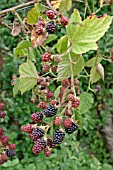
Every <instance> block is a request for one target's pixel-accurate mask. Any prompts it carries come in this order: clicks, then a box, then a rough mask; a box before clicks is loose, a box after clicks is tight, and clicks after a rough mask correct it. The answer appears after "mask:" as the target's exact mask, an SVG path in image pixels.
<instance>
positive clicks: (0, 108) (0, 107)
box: [0, 102, 4, 110]
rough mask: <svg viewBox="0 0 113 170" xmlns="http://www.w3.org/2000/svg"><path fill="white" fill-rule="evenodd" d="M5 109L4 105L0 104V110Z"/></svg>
mask: <svg viewBox="0 0 113 170" xmlns="http://www.w3.org/2000/svg"><path fill="white" fill-rule="evenodd" d="M3 108H4V103H3V102H2V103H0V110H2V109H3Z"/></svg>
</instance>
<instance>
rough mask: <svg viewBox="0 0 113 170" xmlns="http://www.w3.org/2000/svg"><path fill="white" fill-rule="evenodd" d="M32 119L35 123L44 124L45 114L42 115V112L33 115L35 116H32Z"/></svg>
mask: <svg viewBox="0 0 113 170" xmlns="http://www.w3.org/2000/svg"><path fill="white" fill-rule="evenodd" d="M31 119H32V120H33V121H34V122H35V123H40V122H42V119H43V114H42V113H41V112H36V113H33V114H32V115H31Z"/></svg>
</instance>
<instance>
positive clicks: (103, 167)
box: [101, 163, 113, 170]
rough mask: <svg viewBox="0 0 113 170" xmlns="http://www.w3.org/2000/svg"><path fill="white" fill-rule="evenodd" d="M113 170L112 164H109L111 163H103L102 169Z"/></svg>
mask: <svg viewBox="0 0 113 170" xmlns="http://www.w3.org/2000/svg"><path fill="white" fill-rule="evenodd" d="M106 169H107V170H113V167H112V166H111V165H109V164H107V163H104V164H103V165H102V169H101V170H106Z"/></svg>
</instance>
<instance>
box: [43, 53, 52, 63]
mask: <svg viewBox="0 0 113 170" xmlns="http://www.w3.org/2000/svg"><path fill="white" fill-rule="evenodd" d="M50 60H51V54H49V53H48V52H46V53H44V54H43V55H42V61H45V62H48V61H50Z"/></svg>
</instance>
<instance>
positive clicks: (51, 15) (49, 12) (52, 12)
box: [46, 10, 55, 19]
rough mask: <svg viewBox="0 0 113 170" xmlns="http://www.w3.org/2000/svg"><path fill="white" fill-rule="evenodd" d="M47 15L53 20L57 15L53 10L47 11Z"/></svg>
mask: <svg viewBox="0 0 113 170" xmlns="http://www.w3.org/2000/svg"><path fill="white" fill-rule="evenodd" d="M46 15H47V17H48V18H49V19H53V18H54V17H55V13H54V11H52V10H49V11H47V12H46Z"/></svg>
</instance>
